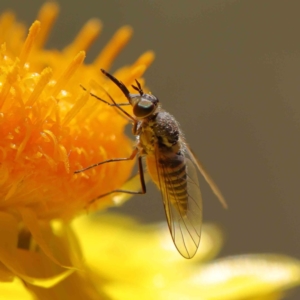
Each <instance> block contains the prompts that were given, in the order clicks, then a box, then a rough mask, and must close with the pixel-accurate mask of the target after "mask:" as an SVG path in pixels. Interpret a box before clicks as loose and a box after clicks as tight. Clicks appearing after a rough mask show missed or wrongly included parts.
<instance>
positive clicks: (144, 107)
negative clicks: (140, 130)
mask: <svg viewBox="0 0 300 300" xmlns="http://www.w3.org/2000/svg"><path fill="white" fill-rule="evenodd" d="M154 109H155V105H154V104H153V103H152V102H151V101H149V100H145V99H141V100H140V101H139V102H138V103H137V104H136V105H135V106H134V107H133V113H134V114H135V116H136V117H138V118H145V117H147V116H148V115H150V114H151V113H152V112H153V111H154Z"/></svg>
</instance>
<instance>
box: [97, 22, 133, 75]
mask: <svg viewBox="0 0 300 300" xmlns="http://www.w3.org/2000/svg"><path fill="white" fill-rule="evenodd" d="M131 36H132V28H131V27H130V26H123V27H121V28H120V29H119V30H118V31H117V32H116V33H115V34H114V36H113V37H112V39H111V40H110V41H109V42H108V43H107V45H106V46H105V47H104V49H103V50H102V51H101V53H100V54H99V55H98V57H97V58H96V59H95V61H94V63H93V64H94V65H95V67H96V68H99V69H100V68H101V69H105V70H108V69H110V66H111V64H112V62H113V61H114V59H115V58H116V56H117V55H118V54H119V53H120V52H121V51H122V49H123V48H124V47H125V45H126V44H127V43H128V42H129V40H130V38H131Z"/></svg>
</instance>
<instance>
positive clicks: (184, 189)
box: [156, 150, 202, 258]
mask: <svg viewBox="0 0 300 300" xmlns="http://www.w3.org/2000/svg"><path fill="white" fill-rule="evenodd" d="M156 167H157V173H158V183H157V185H158V187H159V189H160V191H161V193H162V198H163V204H164V208H165V213H166V218H167V222H168V226H169V230H170V233H171V236H172V239H173V242H174V244H175V246H176V248H177V250H178V251H179V253H180V254H181V255H182V256H183V257H185V258H192V257H193V256H194V255H195V254H196V252H197V249H198V247H199V243H200V237H201V225H202V197H201V192H200V188H199V182H198V178H197V172H196V168H195V166H194V164H193V163H192V161H191V160H190V159H188V158H187V157H185V156H184V155H175V154H174V155H171V156H170V155H168V157H166V156H164V155H163V154H162V153H160V151H159V150H156Z"/></svg>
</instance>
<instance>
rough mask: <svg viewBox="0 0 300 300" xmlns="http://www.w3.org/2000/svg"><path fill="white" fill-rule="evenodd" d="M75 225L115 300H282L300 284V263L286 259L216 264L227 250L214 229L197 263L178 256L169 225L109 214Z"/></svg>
mask: <svg viewBox="0 0 300 300" xmlns="http://www.w3.org/2000/svg"><path fill="white" fill-rule="evenodd" d="M73 225H74V228H75V232H76V233H77V235H78V238H79V240H80V242H81V245H82V250H83V254H84V256H85V257H86V262H87V265H88V266H89V268H90V269H91V271H92V274H93V276H92V277H91V279H92V280H93V281H94V283H95V284H97V283H98V287H99V288H101V291H103V290H104V291H105V292H106V293H107V294H108V295H109V296H110V297H111V298H112V299H144V300H147V299H149V300H150V299H158V300H159V299H162V300H169V299H170V300H171V299H172V300H177V299H178V300H185V299H187V300H191V299H201V300H246V299H249V300H250V299H251V300H252V299H260V300H264V299H266V300H267V299H268V300H276V299H282V298H283V295H284V292H285V291H286V290H287V289H290V288H292V287H295V286H298V285H300V261H299V260H296V259H292V258H289V257H286V256H283V255H274V254H257V255H254V254H251V255H239V256H232V257H227V258H226V257H225V258H221V259H218V260H215V261H213V262H210V260H211V259H212V258H214V257H215V256H216V255H217V254H218V253H219V251H220V249H221V247H222V245H223V239H222V234H221V232H220V230H219V229H218V228H217V227H216V226H214V225H211V224H205V225H204V226H203V230H202V237H201V244H200V248H199V250H198V253H197V254H196V256H195V257H194V258H193V259H191V260H186V259H184V258H182V257H181V256H180V255H179V254H178V252H177V251H176V249H175V247H174V245H173V243H172V240H171V238H170V234H169V230H168V228H167V225H166V223H163V224H157V225H147V226H146V225H141V224H139V222H136V221H134V220H132V219H130V218H126V217H124V216H123V217H122V216H120V215H109V214H106V215H100V216H99V215H98V216H97V217H95V216H94V218H87V217H81V218H79V219H76V220H75V222H74V224H73ZM97 241H99V242H97ZM100 283H101V284H100Z"/></svg>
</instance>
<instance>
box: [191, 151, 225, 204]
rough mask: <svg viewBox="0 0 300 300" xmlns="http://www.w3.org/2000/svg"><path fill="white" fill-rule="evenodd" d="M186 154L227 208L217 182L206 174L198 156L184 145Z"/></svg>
mask: <svg viewBox="0 0 300 300" xmlns="http://www.w3.org/2000/svg"><path fill="white" fill-rule="evenodd" d="M186 150H187V153H188V155H189V156H190V157H191V160H192V161H193V163H194V164H195V165H196V166H197V168H198V170H199V172H200V173H201V174H202V176H203V177H204V179H205V180H206V182H207V183H208V185H209V186H210V188H211V190H212V191H213V193H214V194H215V195H216V196H217V198H218V199H219V201H220V202H221V204H222V205H223V207H224V208H228V205H227V203H226V200H225V198H224V196H223V195H222V193H221V191H220V189H219V188H218V186H217V184H216V183H215V182H214V180H213V179H212V177H211V176H210V175H209V174H208V172H207V171H206V169H205V168H204V166H203V164H202V163H201V162H200V160H199V159H198V158H196V156H195V155H194V153H193V151H192V150H191V149H190V148H189V147H188V146H187V147H186Z"/></svg>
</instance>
